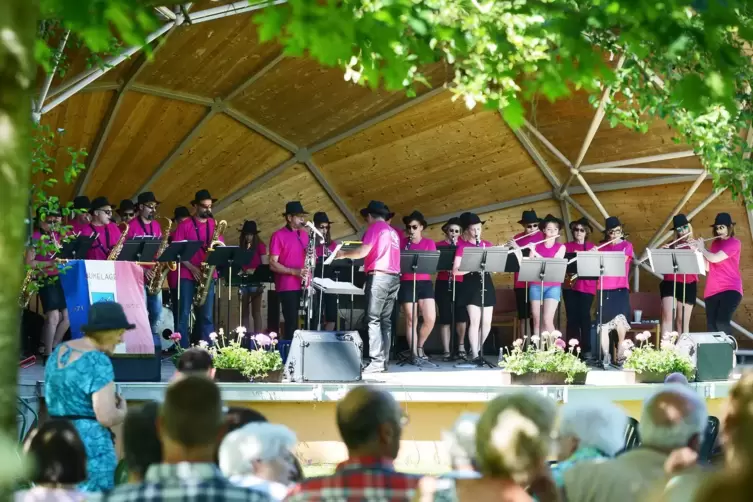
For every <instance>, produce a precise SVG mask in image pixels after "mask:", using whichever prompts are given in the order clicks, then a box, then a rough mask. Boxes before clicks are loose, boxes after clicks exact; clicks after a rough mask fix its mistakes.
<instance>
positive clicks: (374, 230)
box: [363, 221, 400, 274]
mask: <svg viewBox="0 0 753 502" xmlns="http://www.w3.org/2000/svg"><path fill="white" fill-rule="evenodd" d="M363 243H364V244H370V245H371V250H370V251H369V254H367V255H366V258H365V259H364V264H363V270H364V271H365V272H372V271H374V270H378V271H380V272H387V273H389V274H399V273H400V235H399V234H398V233H397V231H396V230H395V229H394V228H392V227H391V226H390V225H389V224H388V223H387V222H385V221H376V222H374V223H372V224H371V225H369V228H368V229H367V230H366V233H365V234H363Z"/></svg>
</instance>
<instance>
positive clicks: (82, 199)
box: [73, 195, 92, 211]
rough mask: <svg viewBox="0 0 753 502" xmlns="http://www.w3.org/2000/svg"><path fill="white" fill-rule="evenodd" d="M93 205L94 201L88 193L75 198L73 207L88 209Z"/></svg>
mask: <svg viewBox="0 0 753 502" xmlns="http://www.w3.org/2000/svg"><path fill="white" fill-rule="evenodd" d="M91 205H92V201H90V200H89V197H87V196H86V195H79V196H78V197H76V198H75V199H73V209H84V210H86V211H88V210H89V208H90V207H91Z"/></svg>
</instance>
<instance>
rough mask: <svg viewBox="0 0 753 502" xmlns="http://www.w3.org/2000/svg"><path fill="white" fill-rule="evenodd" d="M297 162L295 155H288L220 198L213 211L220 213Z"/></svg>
mask: <svg viewBox="0 0 753 502" xmlns="http://www.w3.org/2000/svg"><path fill="white" fill-rule="evenodd" d="M298 162H299V159H298V158H297V157H295V156H294V157H290V158H289V159H288V160H286V161H284V162H282V163H280V164H278V165H277V167H275V168H274V169H272V170H271V171H267V172H266V173H264V174H263V175H261V176H259V177H258V178H256V179H254V180H253V181H251V182H250V183H248V184H247V185H245V186H243V187H241V188H239V189H238V190H236V191H235V192H233V193H231V194H230V195H228V196H226V197H224V198H223V199H222V200H219V201H217V204H215V205H214V209H215V212H216V213H217V214H219V213H220V211H222V210H224V209H226V208H228V207H229V206H230V205H231V204H233V203H234V202H236V201H239V200H240V199H242V198H243V197H245V196H246V195H248V194H250V193H251V192H253V191H254V190H255V189H256V188H258V187H260V186H261V185H263V184H264V183H266V182H267V181H269V180H271V179H272V178H274V177H275V176H277V175H278V174H280V173H282V172H283V171H285V170H286V169H287V168H289V167H291V166H294V165H296V164H297V163H298Z"/></svg>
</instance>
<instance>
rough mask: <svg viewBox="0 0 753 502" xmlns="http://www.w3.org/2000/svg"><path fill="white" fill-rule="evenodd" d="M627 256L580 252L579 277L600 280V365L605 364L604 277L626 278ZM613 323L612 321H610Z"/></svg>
mask: <svg viewBox="0 0 753 502" xmlns="http://www.w3.org/2000/svg"><path fill="white" fill-rule="evenodd" d="M625 260H626V255H625V253H623V252H621V251H580V252H578V260H577V262H576V263H577V264H578V277H598V278H599V319H598V324H597V325H596V334H597V337H596V338H597V343H598V344H599V363H603V361H604V354H602V353H601V324H602V318H601V317H602V311H603V310H604V277H625ZM610 321H611V319H610Z"/></svg>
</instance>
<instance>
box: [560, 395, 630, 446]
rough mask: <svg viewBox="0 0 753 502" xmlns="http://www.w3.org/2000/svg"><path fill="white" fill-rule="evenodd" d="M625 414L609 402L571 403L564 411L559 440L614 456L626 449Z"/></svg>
mask: <svg viewBox="0 0 753 502" xmlns="http://www.w3.org/2000/svg"><path fill="white" fill-rule="evenodd" d="M626 427H627V415H626V414H625V411H624V410H623V409H622V408H620V407H619V406H617V405H616V404H613V403H611V402H608V401H597V402H593V401H588V402H581V403H568V404H566V405H564V406H562V408H560V416H559V436H560V437H574V438H576V439H577V440H578V442H579V444H580V446H585V447H590V448H596V449H597V450H599V451H601V452H602V453H604V454H606V455H609V456H610V457H612V456H614V455H615V454H616V453H617V452H619V451H620V450H621V449H622V448H623V447H624V446H625V428H626Z"/></svg>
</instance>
